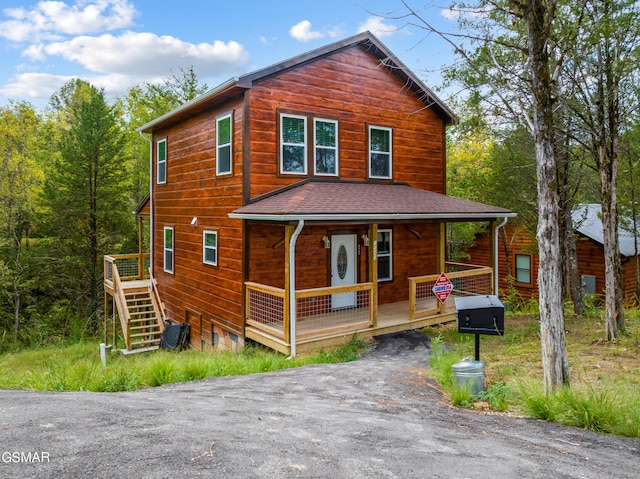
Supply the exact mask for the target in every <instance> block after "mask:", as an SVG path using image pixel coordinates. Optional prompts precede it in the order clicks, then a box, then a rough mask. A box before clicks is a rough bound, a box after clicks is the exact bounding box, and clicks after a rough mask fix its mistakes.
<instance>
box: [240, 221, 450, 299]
mask: <svg viewBox="0 0 640 479" xmlns="http://www.w3.org/2000/svg"><path fill="white" fill-rule="evenodd" d="M389 228H391V229H392V230H393V236H392V238H393V239H392V241H393V263H392V264H393V280H392V281H383V282H380V283H379V288H380V289H379V298H378V299H379V304H385V303H392V302H397V301H406V300H408V299H409V278H410V277H412V276H422V275H427V274H435V273H439V271H437V270H436V263H437V261H436V237H437V225H435V224H408V225H395V226H390V225H380V226H379V229H389ZM367 229H368V228H367V226H365V225H351V226H349V225H344V226H326V225H325V226H305V227H304V229H303V230H302V232H301V233H300V236H299V237H298V240H297V243H296V289H308V288H322V287H327V286H330V285H331V277H330V275H329V264H330V262H331V254H330V251H331V250H330V249H325V248H324V242H323V241H322V237H323V236H325V235H326V236H328V237H331V235H332V234H347V233H353V234H356V235H357V238H358V252H359V254H358V282H359V283H364V282H367V281H369V278H368V277H367V254H368V252H367V247H365V246H364V245H363V242H362V235H363V234H365V233H366V232H367ZM410 229H411V230H413V231H414V232H416V233H418V234H419V235H420V236H421V238H418V237H417V236H416V235H415V234H414V233H412V232H411V231H410ZM250 231H251V232H250V235H249V238H250V240H249V241H250V243H251V248H250V251H249V258H250V261H249V262H250V269H249V281H252V282H256V283H261V284H266V285H268V286H274V287H277V288H284V281H285V276H284V259H285V255H286V254H287V251H286V249H285V245H284V243H283V242H282V240H283V238H284V227H283V226H279V225H264V224H252V225H251V226H250ZM274 245H276V248H273V246H274Z"/></svg>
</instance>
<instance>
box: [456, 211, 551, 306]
mask: <svg viewBox="0 0 640 479" xmlns="http://www.w3.org/2000/svg"><path fill="white" fill-rule="evenodd" d="M503 229H504V233H505V234H504V235H503V234H502V232H500V233H499V234H498V294H499V295H500V296H502V297H504V296H508V295H509V282H508V280H507V278H508V275H509V273H510V274H511V276H514V277H515V274H516V273H515V262H516V255H519V254H522V255H529V256H530V257H531V283H518V282H514V283H513V286H514V288H515V290H516V291H517V293H518V295H519V296H520V298H522V299H525V300H527V299H530V298H537V297H538V276H537V275H538V265H539V261H538V249H537V248H538V243H537V242H536V239H535V237H533V236H532V235H531V234H530V233H529V232H528V231H527V230H526V229H525V228H523V227H520V226H517V225H513V224H509V223H507V225H506V226H505V227H504V228H503ZM505 239H506V243H505ZM505 246H506V248H505ZM467 253H468V254H469V256H470V257H469V258H467V259H465V260H464V261H463V262H466V263H470V264H477V265H481V266H491V267H493V265H492V264H490V263H491V251H490V241H489V234H488V233H485V234H482V235H479V236H477V237H476V239H475V241H474V245H473V246H472V247H471V248H469V249H468V250H467ZM507 262H508V264H507Z"/></svg>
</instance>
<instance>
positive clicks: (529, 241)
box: [465, 224, 635, 303]
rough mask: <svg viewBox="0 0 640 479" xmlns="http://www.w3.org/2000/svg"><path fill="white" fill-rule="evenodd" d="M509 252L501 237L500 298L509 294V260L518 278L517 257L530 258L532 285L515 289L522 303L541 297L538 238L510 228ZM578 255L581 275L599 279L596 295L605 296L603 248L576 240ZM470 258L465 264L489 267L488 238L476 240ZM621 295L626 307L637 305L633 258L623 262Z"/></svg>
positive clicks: (512, 270) (516, 286)
mask: <svg viewBox="0 0 640 479" xmlns="http://www.w3.org/2000/svg"><path fill="white" fill-rule="evenodd" d="M505 232H506V238H507V245H508V252H507V253H506V254H505V243H504V237H503V236H502V235H500V236H499V250H498V288H499V290H500V294H501V295H507V294H508V287H509V284H508V282H507V279H506V276H507V272H508V271H509V270H508V269H507V260H508V261H510V265H509V266H510V268H511V269H510V271H511V272H512V273H511V274H512V275H515V269H514V268H515V255H516V254H528V255H531V260H532V261H531V274H532V282H531V284H524V283H514V287H515V289H516V290H517V292H518V294H519V295H520V297H521V298H523V299H529V298H535V297H537V296H538V283H537V271H538V265H539V262H538V255H537V248H538V243H537V242H536V239H535V237H533V235H532V234H530V233H529V232H528V231H527V230H526V229H525V228H523V227H518V226H514V225H511V224H507V226H506V228H505ZM576 251H577V255H578V274H579V275H580V277H582V276H594V277H595V279H596V289H595V291H596V295H600V296H602V297H603V296H604V292H605V282H604V273H605V270H604V250H603V248H602V246H601V245H600V244H598V243H596V242H594V241H592V240H590V239H589V238H585V237H583V236H577V238H576ZM468 253H469V254H470V256H471V257H470V258H469V259H466V260H465V262H468V263H472V264H478V265H483V266H489V238H488V236H487V234H483V235H480V236H478V237H477V238H476V241H475V244H474V246H473V247H472V248H470V249H469V250H468ZM622 290H623V291H622V292H623V298H624V300H625V302H627V303H634V302H635V260H634V258H625V257H623V258H622Z"/></svg>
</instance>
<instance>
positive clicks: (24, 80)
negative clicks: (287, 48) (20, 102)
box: [0, 32, 249, 98]
mask: <svg viewBox="0 0 640 479" xmlns="http://www.w3.org/2000/svg"><path fill="white" fill-rule="evenodd" d="M23 55H24V56H26V57H28V58H30V59H32V60H38V61H43V60H47V59H49V58H50V57H56V56H58V57H61V58H63V59H65V60H67V61H69V62H71V63H74V64H76V65H77V67H82V68H84V69H85V70H88V72H87V73H85V74H81V75H76V76H68V75H51V74H48V73H35V72H28V73H20V74H17V75H15V76H14V77H13V78H12V79H11V80H10V81H9V82H8V83H7V84H6V85H5V86H4V87H3V88H1V89H0V93H2V94H4V95H6V96H8V97H27V98H48V97H50V96H51V94H52V93H54V92H56V91H57V90H58V89H59V88H60V87H61V86H62V85H63V84H64V83H66V82H67V81H69V80H70V79H72V78H81V79H83V80H86V81H88V82H90V83H92V84H93V85H95V86H97V87H103V88H104V89H105V92H106V93H107V94H109V95H116V94H121V93H124V92H125V91H126V90H127V89H128V88H129V87H130V86H132V85H134V84H138V83H140V82H143V81H148V82H150V83H156V82H159V81H161V80H163V79H166V78H168V77H169V76H170V75H171V74H172V72H173V73H175V72H176V71H178V70H179V69H180V68H184V69H188V68H190V67H193V69H194V71H195V72H196V74H197V75H198V78H200V79H201V80H204V79H205V78H210V77H222V78H223V79H227V78H229V77H231V76H233V75H235V74H238V73H240V72H241V71H243V70H244V69H245V67H246V65H247V64H248V61H249V54H248V53H247V51H246V50H245V49H244V47H243V46H242V45H240V44H239V43H237V42H234V41H230V42H222V41H214V42H212V43H198V44H194V43H189V42H184V41H182V40H179V39H177V38H175V37H171V36H158V35H155V34H153V33H135V32H125V33H123V34H122V35H118V36H114V35H110V34H105V35H100V36H97V37H92V36H80V37H76V38H74V39H72V40H69V41H64V42H54V43H50V44H38V45H32V46H30V47H29V48H27V49H26V50H25V51H24V52H23ZM79 71H82V69H80V70H79ZM91 72H92V73H91Z"/></svg>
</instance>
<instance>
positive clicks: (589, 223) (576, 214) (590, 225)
mask: <svg viewBox="0 0 640 479" xmlns="http://www.w3.org/2000/svg"><path fill="white" fill-rule="evenodd" d="M571 219H572V220H573V227H574V228H575V230H576V231H577V232H578V233H580V234H581V235H583V236H585V237H587V238H589V239H590V240H592V241H595V242H596V243H598V244H600V245H604V229H603V225H602V205H599V204H583V205H579V206H577V207H576V208H575V209H574V210H573V211H572V212H571ZM620 220H621V221H619V225H618V243H619V245H620V254H621V255H623V256H627V257H629V256H635V254H636V253H635V238H634V237H633V232H632V231H628V230H626V229H624V228H623V227H622V224H623V222H624V221H625V219H624V218H620ZM638 239H639V240H640V238H638ZM638 251H640V241H638Z"/></svg>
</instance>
